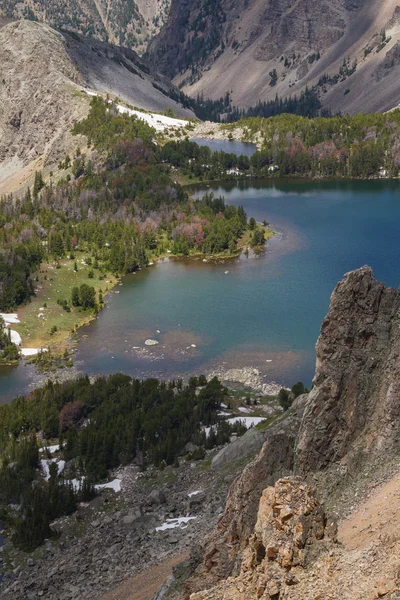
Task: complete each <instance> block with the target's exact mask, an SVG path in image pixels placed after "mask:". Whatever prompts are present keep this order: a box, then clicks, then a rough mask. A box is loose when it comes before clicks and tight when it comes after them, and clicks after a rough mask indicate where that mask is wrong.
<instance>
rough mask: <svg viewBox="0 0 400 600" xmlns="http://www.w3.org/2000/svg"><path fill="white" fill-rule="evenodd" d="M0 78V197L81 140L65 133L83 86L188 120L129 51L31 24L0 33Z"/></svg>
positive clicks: (83, 100) (84, 106)
mask: <svg viewBox="0 0 400 600" xmlns="http://www.w3.org/2000/svg"><path fill="white" fill-rule="evenodd" d="M49 57H50V59H49ZM0 77H1V80H2V82H3V83H2V85H1V86H0V103H1V106H2V111H1V112H0V193H5V192H7V191H11V190H15V189H16V188H18V187H19V185H21V184H23V183H24V182H25V181H26V180H27V179H29V178H30V177H31V176H32V172H34V171H35V170H37V169H41V168H43V167H46V168H47V171H50V170H52V169H53V170H54V168H55V166H56V165H57V164H58V162H59V160H61V159H62V160H63V159H64V158H65V155H66V154H67V153H68V152H70V151H72V149H73V148H74V147H76V145H77V144H78V143H82V140H81V141H80V140H79V139H77V138H73V137H72V135H71V134H70V130H71V128H72V126H73V124H74V123H75V122H76V121H78V120H80V119H82V118H84V117H85V116H86V115H87V113H88V110H89V96H88V95H87V94H85V93H82V91H84V90H85V89H87V88H89V89H91V90H94V91H97V92H100V93H101V92H103V93H108V94H110V95H111V96H118V97H120V98H121V99H122V100H124V101H125V102H128V103H130V104H133V105H135V106H137V107H139V108H144V109H147V110H153V111H163V110H166V109H167V108H168V107H171V108H172V109H173V110H174V112H175V113H176V114H178V115H180V116H185V115H186V116H190V115H191V113H190V111H188V110H186V109H183V108H182V107H181V106H180V105H179V104H177V103H176V102H174V101H173V100H172V99H171V98H170V97H169V94H171V93H173V92H174V88H173V86H172V85H171V84H170V83H169V82H168V80H166V79H165V78H164V77H162V76H159V75H158V74H157V73H154V72H152V71H151V70H150V69H149V67H148V65H147V64H146V62H145V61H143V60H142V59H140V58H139V57H138V56H137V54H135V53H134V52H132V51H130V50H127V49H119V48H117V47H114V46H111V45H109V44H106V43H102V42H99V41H96V40H91V41H90V42H89V41H88V40H87V39H86V38H83V37H79V36H77V35H76V34H71V33H67V32H63V33H60V32H57V31H55V30H54V29H51V28H50V27H48V26H47V25H42V24H39V23H34V22H31V21H17V22H12V23H9V24H6V25H5V26H4V27H2V28H0Z"/></svg>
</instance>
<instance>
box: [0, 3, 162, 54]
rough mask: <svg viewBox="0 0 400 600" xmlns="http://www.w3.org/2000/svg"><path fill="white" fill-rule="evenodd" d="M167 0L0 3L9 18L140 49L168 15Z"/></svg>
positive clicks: (155, 32) (1, 8) (0, 8)
mask: <svg viewBox="0 0 400 600" xmlns="http://www.w3.org/2000/svg"><path fill="white" fill-rule="evenodd" d="M169 6H170V0H136V2H131V1H129V2H126V0H81V2H75V1H74V0H35V1H34V2H31V1H30V0H0V10H3V11H4V13H5V14H6V15H7V16H9V17H12V18H26V19H31V20H38V21H42V22H44V23H47V24H48V25H50V26H52V27H56V28H63V29H68V30H70V31H74V32H75V33H79V34H82V35H88V36H94V37H96V38H98V39H101V40H103V41H108V42H110V43H113V44H122V45H124V46H127V47H129V48H135V49H136V50H139V51H140V50H143V49H144V48H145V47H146V46H147V42H148V40H149V39H150V37H152V36H154V35H156V34H157V33H158V32H159V30H160V27H161V26H162V25H163V24H164V22H165V20H166V17H167V15H168V11H169Z"/></svg>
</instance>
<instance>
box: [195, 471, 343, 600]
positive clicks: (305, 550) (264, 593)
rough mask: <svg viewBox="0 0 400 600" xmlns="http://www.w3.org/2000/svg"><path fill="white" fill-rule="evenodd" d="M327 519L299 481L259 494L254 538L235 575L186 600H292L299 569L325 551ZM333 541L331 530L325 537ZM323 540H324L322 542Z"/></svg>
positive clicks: (290, 479)
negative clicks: (329, 534)
mask: <svg viewBox="0 0 400 600" xmlns="http://www.w3.org/2000/svg"><path fill="white" fill-rule="evenodd" d="M328 531H329V529H328V528H327V519H326V515H325V512H324V509H323V507H322V505H321V504H320V502H319V500H318V498H317V497H316V495H315V491H314V490H313V489H312V488H311V487H310V486H308V485H307V484H305V483H303V482H302V481H301V479H299V478H293V477H288V478H285V479H281V480H279V481H277V482H276V484H275V486H274V487H268V488H266V489H265V490H264V492H263V494H262V496H261V500H260V503H259V507H258V514H257V522H256V525H255V527H254V532H253V533H252V535H251V536H250V537H249V538H248V541H247V543H246V547H245V549H244V551H243V553H242V561H241V567H240V572H239V574H238V576H237V577H231V578H228V579H226V580H224V581H222V582H220V583H219V584H218V585H217V586H215V587H214V588H212V589H209V590H206V591H204V592H199V593H194V594H192V595H191V597H190V598H191V600H239V598H243V597H244V595H245V597H246V600H257V599H258V598H262V599H263V600H264V599H265V600H267V599H268V600H269V599H275V600H278V599H279V600H283V599H289V598H293V597H295V596H293V595H292V590H293V587H294V586H296V585H297V584H298V583H299V578H301V577H302V576H303V574H304V569H305V568H306V567H307V564H308V563H309V562H310V561H314V560H315V558H316V557H317V555H318V554H319V552H320V551H321V550H326V549H327V547H328V545H329V541H326V540H325V539H324V538H325V537H326V533H327V532H328ZM329 533H331V534H333V536H332V541H334V539H335V528H334V527H332V528H331V530H330V532H329ZM328 540H329V538H328Z"/></svg>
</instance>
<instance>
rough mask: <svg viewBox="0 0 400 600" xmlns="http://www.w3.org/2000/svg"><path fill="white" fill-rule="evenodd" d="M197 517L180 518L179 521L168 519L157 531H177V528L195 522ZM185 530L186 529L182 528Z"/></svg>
mask: <svg viewBox="0 0 400 600" xmlns="http://www.w3.org/2000/svg"><path fill="white" fill-rule="evenodd" d="M195 518H196V517H178V518H177V519H167V520H166V521H165V523H163V524H162V525H161V526H160V527H156V531H166V530H167V529H176V528H177V527H182V525H183V526H186V525H187V524H188V523H189V521H193V520H194V519H195ZM182 529H185V527H182Z"/></svg>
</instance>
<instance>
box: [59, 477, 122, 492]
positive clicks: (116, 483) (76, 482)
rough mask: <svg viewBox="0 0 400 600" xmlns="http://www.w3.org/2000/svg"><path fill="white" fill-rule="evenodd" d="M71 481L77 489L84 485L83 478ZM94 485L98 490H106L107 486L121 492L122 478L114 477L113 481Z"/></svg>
mask: <svg viewBox="0 0 400 600" xmlns="http://www.w3.org/2000/svg"><path fill="white" fill-rule="evenodd" d="M70 483H72V485H73V486H74V489H75V490H79V488H80V487H81V486H82V483H83V479H71V480H70ZM94 487H95V489H96V490H104V489H106V488H107V489H110V490H114V492H120V491H121V479H113V481H109V482H108V483H99V484H97V485H95V486H94Z"/></svg>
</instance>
